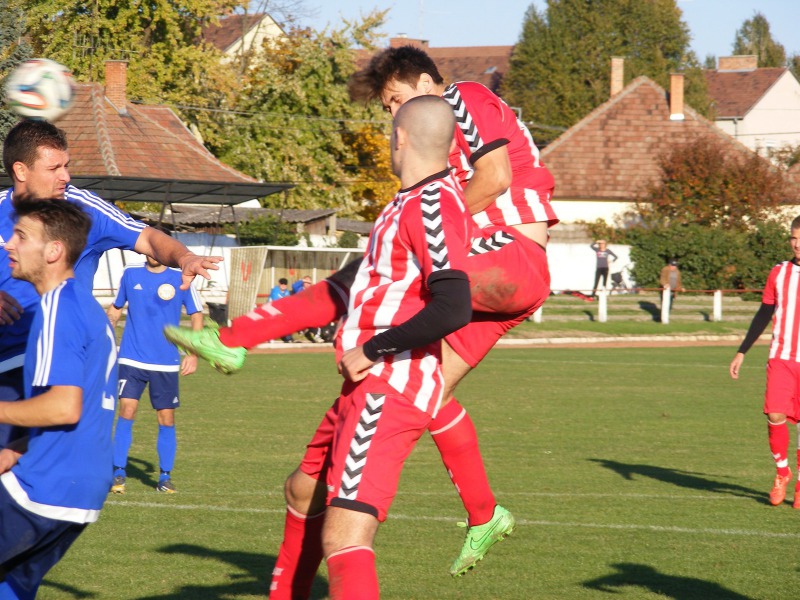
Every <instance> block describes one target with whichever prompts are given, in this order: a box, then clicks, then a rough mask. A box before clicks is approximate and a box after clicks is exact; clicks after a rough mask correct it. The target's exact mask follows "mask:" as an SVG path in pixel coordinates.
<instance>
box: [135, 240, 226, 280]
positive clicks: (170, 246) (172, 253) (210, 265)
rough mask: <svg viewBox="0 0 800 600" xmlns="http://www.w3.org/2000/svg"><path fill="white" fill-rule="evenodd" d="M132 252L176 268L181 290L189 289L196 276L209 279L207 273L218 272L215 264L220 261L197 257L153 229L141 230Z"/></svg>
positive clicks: (219, 259) (208, 257) (216, 258)
mask: <svg viewBox="0 0 800 600" xmlns="http://www.w3.org/2000/svg"><path fill="white" fill-rule="evenodd" d="M134 250H136V251H137V252H139V253H140V254H146V255H148V256H152V257H153V258H155V259H156V260H157V261H158V262H160V263H161V264H162V265H167V266H168V267H178V268H179V269H180V270H181V272H182V278H183V283H182V284H181V289H182V290H187V289H189V286H190V285H191V283H192V281H194V278H195V276H197V275H200V276H201V277H204V278H205V279H211V275H210V274H209V272H208V271H209V270H212V271H216V270H218V269H219V266H218V265H217V263H219V262H221V261H222V257H221V256H198V255H197V254H195V253H194V252H192V251H190V250H189V249H188V248H187V247H186V246H184V245H183V244H182V243H180V242H179V241H178V240H176V239H174V238H171V237H170V236H168V235H167V234H166V233H163V232H161V231H159V230H157V229H154V228H153V227H145V228H144V229H142V233H140V234H139V238H138V239H137V240H136V245H135V246H134Z"/></svg>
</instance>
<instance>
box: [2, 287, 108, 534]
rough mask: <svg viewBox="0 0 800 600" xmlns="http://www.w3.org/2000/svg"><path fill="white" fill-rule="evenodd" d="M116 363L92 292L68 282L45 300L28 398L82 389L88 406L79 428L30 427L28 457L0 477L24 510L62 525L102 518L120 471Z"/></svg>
mask: <svg viewBox="0 0 800 600" xmlns="http://www.w3.org/2000/svg"><path fill="white" fill-rule="evenodd" d="M116 359H117V352H116V341H115V339H114V332H113V330H112V329H111V324H110V323H109V322H108V319H107V318H106V315H105V313H104V312H103V309H102V307H101V306H100V305H99V304H98V303H97V301H96V300H95V299H94V297H93V296H92V292H91V290H90V289H89V288H87V287H85V286H84V285H81V284H80V283H77V282H76V280H75V279H68V280H67V281H65V282H63V283H61V284H60V285H59V286H58V287H56V288H55V289H54V290H51V291H49V292H47V293H46V294H45V295H44V296H42V299H41V304H40V307H39V310H38V311H37V313H36V316H35V317H34V319H33V324H32V327H31V331H30V338H29V340H28V348H27V352H26V355H25V397H26V398H30V397H33V396H37V395H39V394H42V393H44V392H46V391H47V390H48V389H49V388H50V387H51V386H54V385H67V386H76V387H80V388H81V390H82V392H83V405H82V409H81V417H80V420H79V421H78V423H77V424H75V425H62V426H53V427H33V428H31V429H29V441H28V450H27V452H25V453H24V454H23V455H22V456H21V457H20V459H19V462H18V463H17V464H16V465H15V466H14V467H13V468H12V469H11V471H10V472H8V473H5V474H4V475H3V476H2V477H1V478H0V481H2V484H3V485H4V486H5V487H6V489H7V490H8V492H9V493H10V494H11V496H12V497H13V498H14V499H15V500H16V501H17V502H18V503H19V504H20V505H21V506H22V507H23V508H25V509H27V510H29V511H30V512H33V513H35V514H38V515H41V516H43V517H48V518H51V519H58V520H61V521H71V522H75V523H91V522H93V521H96V520H97V517H98V515H99V512H100V509H101V508H102V506H103V502H104V501H105V499H106V496H107V495H108V489H109V486H110V485H111V478H112V472H113V465H112V445H111V431H112V424H113V422H114V409H115V404H116V393H117V389H116V388H117V366H116Z"/></svg>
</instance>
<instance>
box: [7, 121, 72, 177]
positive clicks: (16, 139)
mask: <svg viewBox="0 0 800 600" xmlns="http://www.w3.org/2000/svg"><path fill="white" fill-rule="evenodd" d="M39 148H52V149H53V150H63V151H66V150H67V134H66V132H65V131H64V130H63V129H59V128H58V127H56V126H55V125H53V124H52V123H48V122H47V121H31V120H28V119H25V120H23V121H20V122H19V123H17V124H16V125H14V127H12V128H11V131H9V132H8V135H7V136H6V139H5V141H4V142H3V168H4V169H5V170H6V173H8V176H9V177H11V180H12V181H13V180H14V169H13V167H14V163H17V162H21V163H22V164H24V165H26V166H28V167H33V163H34V162H36V159H37V158H38V156H39Z"/></svg>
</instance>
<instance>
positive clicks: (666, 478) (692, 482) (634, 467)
mask: <svg viewBox="0 0 800 600" xmlns="http://www.w3.org/2000/svg"><path fill="white" fill-rule="evenodd" d="M588 460H589V461H591V462H595V463H597V464H599V465H600V466H602V467H605V468H606V469H610V470H612V471H614V472H615V473H617V474H618V475H620V476H621V477H623V478H624V479H627V480H629V481H632V480H633V478H634V476H635V475H638V476H640V477H649V478H650V479H655V480H657V481H662V482H664V483H669V484H671V485H675V486H678V487H682V488H686V489H689V490H698V491H703V492H712V493H715V494H730V495H732V496H740V497H744V498H751V499H753V500H756V501H757V502H760V503H762V504H769V500H768V498H767V495H766V494H765V493H764V492H763V491H760V490H754V489H752V488H748V487H744V486H741V485H738V484H735V483H727V482H724V481H718V480H716V479H711V478H709V477H708V475H707V474H706V473H694V472H692V471H682V470H680V469H668V468H666V467H657V466H654V465H641V464H631V463H621V462H617V461H615V460H607V459H604V458H590V459H588Z"/></svg>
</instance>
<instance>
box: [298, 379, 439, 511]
mask: <svg viewBox="0 0 800 600" xmlns="http://www.w3.org/2000/svg"><path fill="white" fill-rule="evenodd" d="M430 420H431V417H430V415H429V414H427V413H424V412H422V411H421V410H419V409H418V408H416V407H415V406H414V405H413V404H412V403H411V402H409V401H408V400H407V399H406V398H404V397H403V396H401V395H400V393H398V392H397V391H396V390H395V389H394V388H392V387H391V386H389V384H388V383H386V382H385V381H383V380H382V379H380V378H378V377H375V376H374V375H367V377H366V379H364V380H362V381H360V382H358V383H357V384H353V383H350V382H347V383H345V385H344V386H343V387H342V395H341V396H339V398H338V399H337V400H336V402H334V404H333V406H332V407H331V408H329V409H328V412H327V413H325V417H324V418H323V419H322V423H320V425H319V427H318V428H317V431H316V433H315V434H314V437H313V438H312V440H311V442H310V443H309V444H308V446H307V447H306V453H305V456H304V457H303V461H302V462H301V463H300V470H301V471H302V472H303V473H305V474H306V475H309V476H311V477H313V478H315V479H318V480H321V479H323V478H324V479H325V481H326V483H327V485H328V505H329V506H339V507H341V508H347V509H349V510H356V511H359V512H365V513H368V514H371V515H372V516H374V517H375V518H377V519H378V521H381V522H383V521H385V520H386V515H387V513H388V512H389V507H390V506H391V504H392V501H393V500H394V497H395V494H396V493H397V485H398V482H399V481H400V472H401V471H402V470H403V464H404V463H405V460H406V458H408V455H409V454H410V453H411V450H413V449H414V446H415V444H416V443H417V440H419V438H420V436H421V435H422V434H423V433H424V432H425V430H426V429H427V428H428V424H429V423H430Z"/></svg>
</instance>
